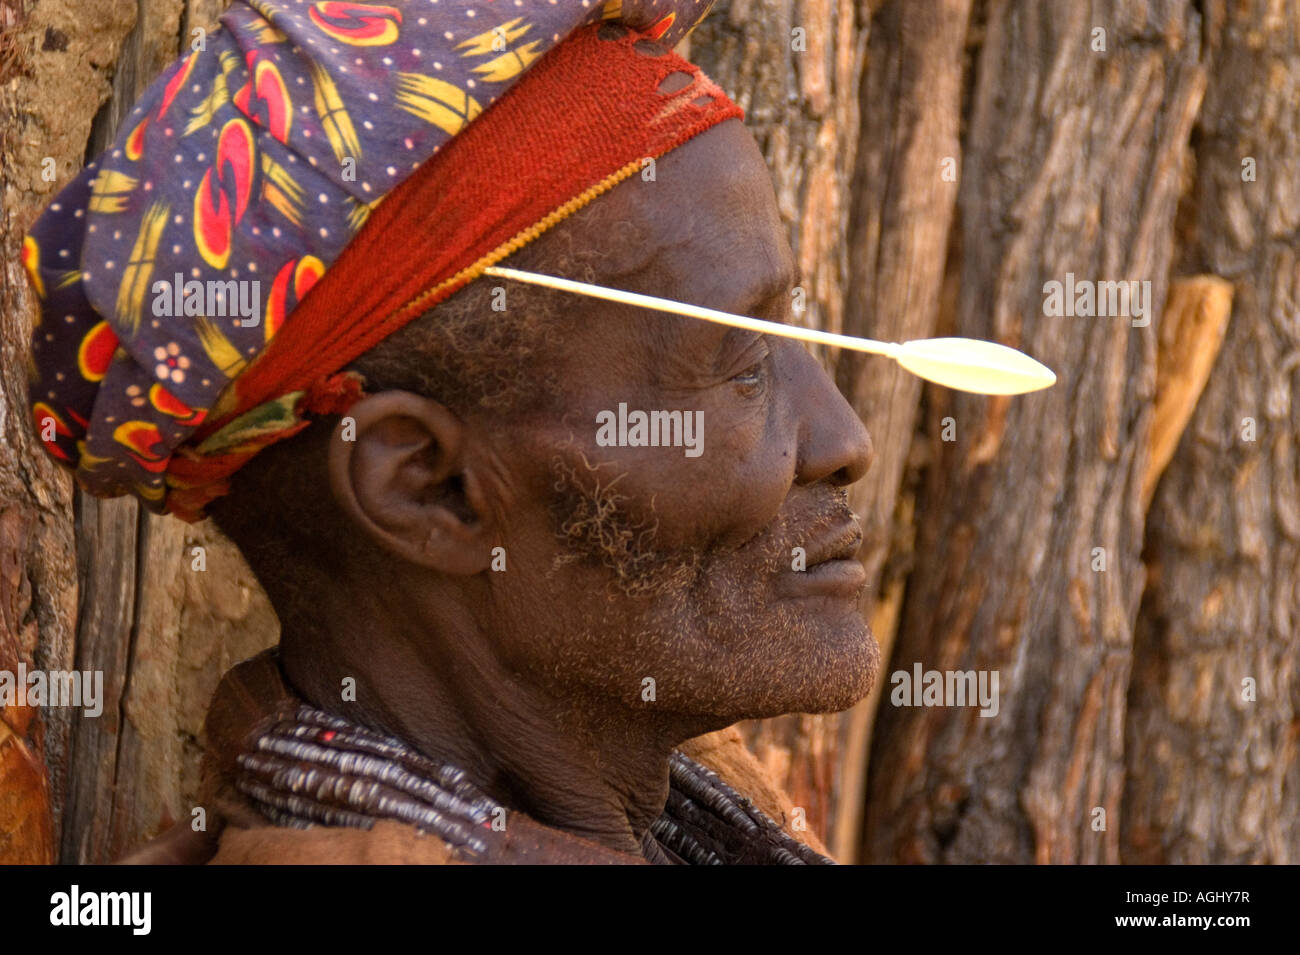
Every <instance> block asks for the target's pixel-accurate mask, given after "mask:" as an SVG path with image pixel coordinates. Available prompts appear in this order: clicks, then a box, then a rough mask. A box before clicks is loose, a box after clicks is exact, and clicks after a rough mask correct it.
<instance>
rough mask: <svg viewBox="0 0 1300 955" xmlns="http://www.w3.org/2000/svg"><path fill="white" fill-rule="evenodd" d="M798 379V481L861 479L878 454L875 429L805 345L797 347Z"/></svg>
mask: <svg viewBox="0 0 1300 955" xmlns="http://www.w3.org/2000/svg"><path fill="white" fill-rule="evenodd" d="M796 350H797V351H798V352H799V354H800V356H801V357H800V358H799V359H797V360H796V370H795V376H796V379H797V380H798V379H801V380H802V383H803V385H804V387H803V388H802V389H801V391H802V392H803V394H802V396H801V398H802V400H801V401H799V404H798V405H797V406H796V413H797V414H798V416H799V418H800V419H801V420H800V426H799V443H800V447H799V470H798V473H797V475H796V478H795V479H796V480H797V481H798V482H799V483H800V484H814V483H816V482H818V481H828V482H830V483H831V484H834V485H835V486H836V487H846V486H847V485H850V484H853V483H855V482H856V481H860V480H861V479H862V478H863V476H864V475H865V474H866V473H867V471H868V470H869V469H870V467H871V461H872V458H873V457H874V453H873V449H872V446H871V435H870V434H869V433H868V431H867V426H866V425H864V424H863V423H862V421H861V419H859V418H858V416H857V413H856V412H854V410H853V408H852V406H851V405H850V404H849V403H848V401H846V400H845V398H844V396H843V395H842V394H840V390H839V389H838V388H836V387H835V382H834V381H832V380H831V377H830V375H828V374H826V372H825V370H824V369H823V368H822V366H821V364H820V363H818V361H817V360H816V359H815V358H813V357H812V355H810V354H808V352H807V351H805V350H804V349H803V348H797V349H796Z"/></svg>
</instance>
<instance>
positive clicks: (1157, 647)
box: [1122, 0, 1300, 863]
mask: <svg viewBox="0 0 1300 955" xmlns="http://www.w3.org/2000/svg"><path fill="white" fill-rule="evenodd" d="M1205 7H1206V19H1207V24H1206V30H1205V35H1206V37H1207V39H1208V42H1209V46H1208V50H1207V62H1208V64H1209V68H1210V74H1211V77H1212V80H1211V84H1210V88H1209V91H1208V92H1207V94H1206V99H1205V106H1204V109H1203V110H1202V113H1201V116H1200V119H1199V122H1198V130H1197V135H1196V137H1195V140H1194V142H1195V146H1196V177H1195V181H1194V186H1193V189H1192V194H1191V197H1190V203H1189V207H1188V210H1187V213H1188V214H1187V216H1186V229H1185V234H1183V235H1182V236H1180V238H1181V240H1182V264H1183V265H1184V267H1185V268H1186V269H1188V270H1189V271H1190V270H1197V271H1199V270H1205V271H1209V272H1212V273H1214V274H1216V275H1219V276H1222V277H1224V278H1227V279H1229V280H1230V281H1231V282H1232V284H1233V286H1234V296H1233V299H1234V304H1235V311H1234V314H1233V317H1232V320H1231V323H1230V324H1229V326H1228V330H1227V337H1226V340H1225V342H1224V344H1223V350H1222V354H1221V355H1220V358H1219V362H1218V365H1217V366H1216V368H1215V370H1214V372H1213V373H1212V375H1211V377H1210V380H1209V384H1208V386H1207V388H1206V390H1205V394H1204V396H1203V397H1202V398H1201V401H1200V404H1199V405H1198V407H1197V408H1196V411H1195V415H1194V417H1193V419H1192V424H1191V426H1190V428H1189V429H1188V431H1187V433H1186V434H1185V435H1184V438H1183V440H1182V442H1181V444H1180V445H1179V447H1178V450H1177V452H1176V453H1175V456H1174V459H1173V461H1172V463H1171V464H1170V467H1169V469H1168V471H1167V473H1166V474H1165V477H1164V480H1163V482H1162V483H1161V484H1160V486H1159V488H1158V489H1157V491H1156V496H1155V501H1154V504H1153V506H1152V510H1151V515H1150V518H1149V523H1148V531H1147V549H1148V560H1149V561H1150V564H1151V574H1152V581H1153V583H1152V586H1151V588H1150V592H1149V593H1148V596H1147V600H1146V601H1145V603H1144V606H1143V612H1142V616H1141V618H1140V621H1139V624H1140V626H1139V629H1138V636H1137V645H1136V652H1135V661H1134V683H1133V688H1132V690H1131V691H1130V694H1129V715H1128V720H1127V725H1126V738H1127V740H1128V744H1127V745H1128V752H1127V754H1126V762H1127V765H1128V770H1129V772H1128V784H1127V787H1126V789H1125V796H1124V803H1125V814H1124V820H1123V822H1124V825H1123V827H1122V838H1123V843H1122V851H1123V859H1124V861H1125V862H1137V863H1294V862H1297V861H1300V825H1298V824H1297V812H1296V807H1297V805H1300V763H1297V759H1296V727H1297V725H1300V724H1298V723H1297V711H1298V710H1300V696H1298V695H1297V680H1296V664H1295V660H1296V655H1297V651H1300V626H1298V625H1297V623H1298V622H1300V488H1297V480H1298V479H1300V456H1298V455H1297V450H1296V440H1297V436H1300V403H1297V401H1296V400H1295V398H1294V395H1295V393H1296V390H1297V388H1300V370H1298V369H1300V322H1298V321H1297V317H1296V316H1297V300H1298V299H1300V284H1298V283H1297V276H1298V275H1300V261H1298V256H1297V236H1296V229H1297V225H1298V224H1300V118H1298V117H1297V114H1296V111H1295V108H1294V104H1295V103H1296V101H1297V96H1300V47H1298V46H1297V36H1300V12H1298V11H1297V10H1296V9H1295V8H1294V6H1291V5H1285V6H1282V7H1273V6H1269V5H1252V4H1241V3H1225V2H1223V0H1210V2H1208V3H1206V4H1205ZM1247 681H1251V682H1247ZM1252 684H1253V685H1252Z"/></svg>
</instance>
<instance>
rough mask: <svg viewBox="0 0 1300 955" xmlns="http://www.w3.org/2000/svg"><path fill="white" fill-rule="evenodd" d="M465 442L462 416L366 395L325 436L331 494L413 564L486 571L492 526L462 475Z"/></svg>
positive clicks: (395, 397) (417, 398) (401, 395)
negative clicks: (326, 438) (332, 431)
mask: <svg viewBox="0 0 1300 955" xmlns="http://www.w3.org/2000/svg"><path fill="white" fill-rule="evenodd" d="M349 418H351V419H352V422H353V424H352V426H351V428H349V427H348V419H349ZM464 439H465V426H464V424H463V423H462V422H461V421H460V419H459V418H457V417H456V416H455V415H454V414H452V413H451V412H450V411H449V410H448V409H447V408H446V407H445V406H443V405H441V404H439V403H438V402H436V401H434V400H432V399H430V398H425V397H423V396H421V395H417V394H413V393H411V392H409V391H384V392H380V393H379V394H376V395H368V396H366V397H364V398H362V399H361V400H360V401H358V402H357V403H356V404H354V405H353V406H352V407H351V408H350V409H348V412H347V415H346V416H345V417H344V418H343V419H342V420H341V421H340V422H339V423H338V425H337V426H336V427H335V429H334V433H333V435H331V437H330V446H329V463H328V468H329V476H330V487H331V489H332V490H333V492H334V497H335V499H336V500H337V501H338V502H339V506H340V507H342V508H343V510H344V512H345V513H346V514H347V515H348V516H349V517H350V518H351V519H352V520H353V521H354V522H355V523H356V524H357V526H358V527H360V528H361V529H362V530H363V531H365V533H366V534H367V535H369V537H370V538H371V539H372V540H374V541H375V542H377V543H378V544H379V545H380V546H381V547H383V548H384V549H385V550H388V551H391V552H393V553H395V554H397V555H399V556H401V557H403V558H405V559H406V560H408V561H410V562H411V563H414V564H419V565H421V566H425V567H430V568H433V569H435V570H438V571H441V572H443V573H447V574H476V573H479V572H480V571H484V570H487V568H488V567H489V566H490V564H491V559H492V548H493V546H494V543H495V542H494V540H493V538H492V532H493V530H494V528H493V527H492V526H491V512H490V510H489V509H488V508H487V507H486V506H485V505H484V502H483V501H482V500H481V497H480V495H479V493H478V490H479V489H478V484H477V482H476V481H474V480H473V479H472V476H470V475H467V474H466V473H465V472H464V468H463V464H464V458H463V456H462V451H463V441H464Z"/></svg>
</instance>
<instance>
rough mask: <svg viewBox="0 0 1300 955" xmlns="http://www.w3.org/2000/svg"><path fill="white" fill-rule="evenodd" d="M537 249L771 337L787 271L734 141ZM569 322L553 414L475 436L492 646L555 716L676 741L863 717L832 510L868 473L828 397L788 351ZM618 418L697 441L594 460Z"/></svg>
mask: <svg viewBox="0 0 1300 955" xmlns="http://www.w3.org/2000/svg"><path fill="white" fill-rule="evenodd" d="M555 231H556V232H557V233H562V234H561V235H558V236H553V237H551V240H552V241H565V239H566V238H567V237H568V236H569V235H572V237H573V241H574V243H578V242H583V241H588V242H590V241H599V242H602V243H605V244H606V246H607V252H608V255H609V257H610V258H611V259H612V260H613V261H614V262H615V263H617V265H616V267H615V270H614V272H613V273H612V274H614V275H616V276H617V278H613V279H609V280H607V284H611V285H616V286H617V287H620V288H624V289H628V290H631V291H638V292H645V293H649V294H657V295H662V296H664V297H667V298H673V299H677V300H679V301H684V302H690V303H694V304H700V305H705V306H710V307H714V308H719V309H723V310H726V311H730V312H735V313H739V314H746V315H753V316H756V317H762V318H768V319H771V320H774V321H787V320H788V319H789V316H790V305H791V301H792V292H793V289H794V287H795V285H797V284H798V281H799V278H798V275H797V274H796V269H795V266H794V258H793V254H792V253H791V251H790V248H789V245H788V243H787V241H786V239H785V229H784V227H783V226H782V223H781V221H780V218H779V215H778V213H777V209H776V202H775V196H774V193H773V188H772V183H771V179H770V175H769V172H768V170H767V167H766V164H765V163H764V161H763V158H762V155H761V153H760V152H759V150H758V147H757V145H756V143H755V142H754V140H753V137H752V136H751V135H750V133H749V132H748V131H747V130H746V129H745V127H744V126H743V125H742V124H741V123H740V122H739V121H738V120H729V121H726V122H724V123H722V124H720V125H718V126H716V127H714V128H713V129H711V130H709V131H708V132H706V133H703V134H701V135H699V136H697V137H695V138H694V139H692V140H691V141H689V142H687V143H686V144H685V145H683V146H681V147H679V148H678V149H676V150H674V151H673V152H671V153H669V154H668V155H666V156H664V157H662V158H661V159H660V160H659V161H658V163H657V168H656V173H655V178H654V180H653V181H645V180H644V179H642V178H641V177H636V176H634V177H632V178H631V179H629V180H627V181H625V182H624V183H622V184H620V185H619V186H618V187H616V188H615V189H613V190H611V192H610V193H608V194H607V195H605V196H604V197H602V198H601V199H599V200H597V201H596V202H595V203H593V204H592V205H591V206H589V207H587V209H585V210H583V212H582V213H579V214H577V215H575V216H573V217H572V218H570V219H569V220H566V222H564V223H561V225H560V226H558V227H557V228H556V230H555ZM504 264H507V265H508V264H510V263H509V262H506V263H504ZM571 277H574V278H583V276H581V275H575V276H571ZM572 307H573V309H574V311H575V314H576V313H577V312H579V311H581V314H582V320H581V321H580V322H579V323H577V328H578V331H577V332H576V335H577V336H578V337H577V340H574V341H572V342H571V343H567V344H569V346H570V347H567V348H566V349H565V350H564V352H563V357H561V358H560V359H559V363H560V367H559V368H558V369H557V371H558V379H559V382H560V386H561V389H562V390H563V392H564V395H565V400H564V402H563V403H562V408H563V411H562V412H561V413H560V414H558V415H555V416H552V417H551V418H549V419H546V420H543V421H541V422H540V423H539V422H538V421H537V420H536V419H534V420H532V421H530V423H529V426H528V427H527V428H526V429H525V428H520V429H508V430H507V432H506V433H501V434H497V435H493V434H488V433H480V434H479V435H478V439H479V440H482V441H483V442H484V443H485V444H486V445H487V446H488V447H490V450H488V451H486V452H485V454H484V456H483V459H482V460H483V461H484V462H485V463H484V464H483V465H482V466H481V472H482V473H484V474H486V475H487V477H486V478H485V484H487V485H489V486H491V487H493V488H494V492H493V496H498V497H500V498H502V499H503V500H505V501H508V504H507V505H505V506H503V508H502V515H501V526H502V529H503V533H502V535H501V537H502V539H501V540H500V544H501V545H502V546H503V547H504V548H505V553H506V554H507V555H508V568H509V569H508V571H507V572H506V573H493V574H488V575H487V577H488V578H489V579H488V582H487V586H488V587H489V588H490V589H491V591H492V599H490V600H488V601H485V602H484V604H483V614H482V618H481V620H480V623H481V631H482V632H484V633H485V634H486V635H487V639H490V640H493V641H494V642H495V643H496V645H497V651H498V653H499V654H500V655H501V656H502V657H503V658H504V659H506V660H507V661H508V664H509V667H510V669H511V670H512V671H513V672H517V673H519V674H520V675H521V678H523V679H526V680H527V681H528V682H530V683H534V684H536V683H537V682H538V681H541V683H542V684H543V689H545V690H546V691H548V692H552V693H554V695H555V696H556V697H560V698H571V697H578V698H583V699H586V700H588V701H590V702H592V703H599V704H603V705H609V704H616V703H617V704H623V705H626V706H628V707H633V708H640V709H643V710H644V709H646V708H650V709H652V710H653V711H655V712H657V713H658V714H659V715H668V714H673V715H675V716H677V717H681V718H682V719H684V720H685V722H687V723H694V722H701V723H706V724H716V725H717V726H724V725H728V724H730V723H732V722H734V721H736V720H738V719H741V718H756V717H765V716H772V715H777V714H781V713H787V712H827V711H834V710H838V709H843V708H846V707H848V706H850V705H852V704H853V703H854V702H856V701H857V700H859V699H860V698H862V697H863V696H865V695H866V693H867V692H868V690H869V689H870V687H871V683H872V680H873V678H874V674H875V670H876V666H877V657H878V650H877V648H876V645H875V641H874V639H873V638H872V636H871V633H870V631H869V629H868V627H867V625H866V623H865V622H864V621H863V619H862V617H861V615H860V613H859V610H858V598H859V595H860V592H861V590H862V588H863V586H864V584H865V578H864V575H863V572H862V569H861V566H860V564H858V563H857V561H856V560H855V559H854V558H855V554H856V551H857V548H858V544H859V542H860V536H859V529H858V525H857V522H856V520H855V519H854V516H853V513H852V512H851V510H850V509H849V507H848V505H847V503H846V499H845V494H844V491H843V488H844V487H845V486H846V485H848V484H851V483H853V482H854V481H857V480H858V479H860V478H861V477H862V476H863V475H864V473H865V472H866V470H867V468H868V466H869V463H870V457H871V443H870V439H869V437H868V435H867V432H866V430H865V428H864V427H863V425H862V424H861V422H860V421H859V420H858V418H857V416H856V415H855V414H854V412H853V411H852V409H851V408H850V407H849V405H848V404H847V402H846V401H845V400H844V399H843V398H842V397H841V395H840V394H839V392H838V391H837V390H836V388H835V386H834V384H833V382H832V381H831V380H830V378H829V376H828V375H827V374H826V373H825V372H824V371H823V369H822V368H821V366H820V365H819V364H818V363H817V362H816V361H815V360H814V359H813V358H812V357H811V356H810V355H809V354H808V353H807V352H806V350H805V349H804V348H803V346H802V345H801V344H799V343H797V342H793V341H791V340H789V339H779V338H772V337H768V336H762V335H758V334H755V333H752V332H748V331H743V330H738V329H731V328H727V327H724V326H719V325H714V324H710V323H706V322H701V321H698V320H696V319H691V318H684V317H680V316H675V315H670V314H667V313H661V312H655V311H650V310H646V309H639V308H635V307H632V306H622V305H612V304H609V303H606V302H601V301H596V300H591V299H585V298H578V297H575V298H574V302H573V306H572ZM620 404H621V405H624V406H625V411H626V412H627V413H630V412H634V411H641V412H645V413H646V414H647V416H648V415H649V413H651V412H656V411H658V412H680V413H681V414H680V415H678V416H676V417H677V418H679V419H680V420H682V421H686V420H687V419H690V420H691V422H699V423H700V424H702V435H701V434H699V433H696V434H695V435H694V439H695V441H696V442H699V443H698V445H697V446H696V447H694V448H688V447H685V446H659V447H653V446H651V447H646V446H614V447H611V446H607V445H608V441H605V442H603V443H602V442H601V441H599V440H598V432H599V431H600V425H599V424H598V422H599V421H601V420H604V421H606V422H608V421H609V420H610V419H611V417H614V418H616V417H617V416H618V415H619V409H620ZM609 433H610V432H609V430H608V429H607V430H606V432H605V435H606V438H607V437H608V435H609ZM679 433H680V432H679ZM688 450H689V451H690V453H689V454H688V453H687V452H688ZM798 568H806V569H802V570H801V569H798ZM651 681H652V682H651Z"/></svg>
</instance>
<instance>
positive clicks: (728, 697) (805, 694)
mask: <svg viewBox="0 0 1300 955" xmlns="http://www.w3.org/2000/svg"><path fill="white" fill-rule="evenodd" d="M854 622H856V625H854ZM800 637H801V641H803V642H804V646H802V647H801V646H797V645H793V644H789V643H787V644H785V645H783V646H781V647H780V648H779V650H777V651H776V652H772V653H770V655H768V656H767V658H766V660H765V661H764V663H763V665H761V666H756V667H754V668H752V669H748V668H747V678H745V679H744V680H743V681H742V682H740V683H739V684H734V685H733V686H731V687H730V688H729V690H728V692H725V693H722V694H719V697H718V700H717V702H718V704H719V707H718V709H724V708H725V709H726V711H727V712H725V713H721V712H719V713H717V715H718V716H720V717H726V718H728V719H730V720H731V721H732V722H736V721H739V720H745V719H768V718H770V717H774V716H784V715H785V714H787V713H838V712H840V711H841V710H846V709H848V708H849V707H851V706H853V705H854V704H856V703H858V702H859V701H860V700H862V699H864V698H865V697H866V696H867V694H869V693H870V692H871V688H872V686H873V685H874V684H875V680H876V675H877V673H878V671H879V668H880V647H879V645H878V644H877V643H876V639H875V637H874V636H873V635H872V633H871V628H870V627H868V626H867V624H866V623H865V622H864V621H862V619H861V617H858V616H857V615H856V614H855V615H853V620H852V621H851V622H846V623H841V625H840V626H837V627H828V628H815V629H813V630H812V631H811V632H810V631H804V632H803V633H802V634H801V635H800ZM724 700H725V701H726V702H725V704H723V701H724Z"/></svg>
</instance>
